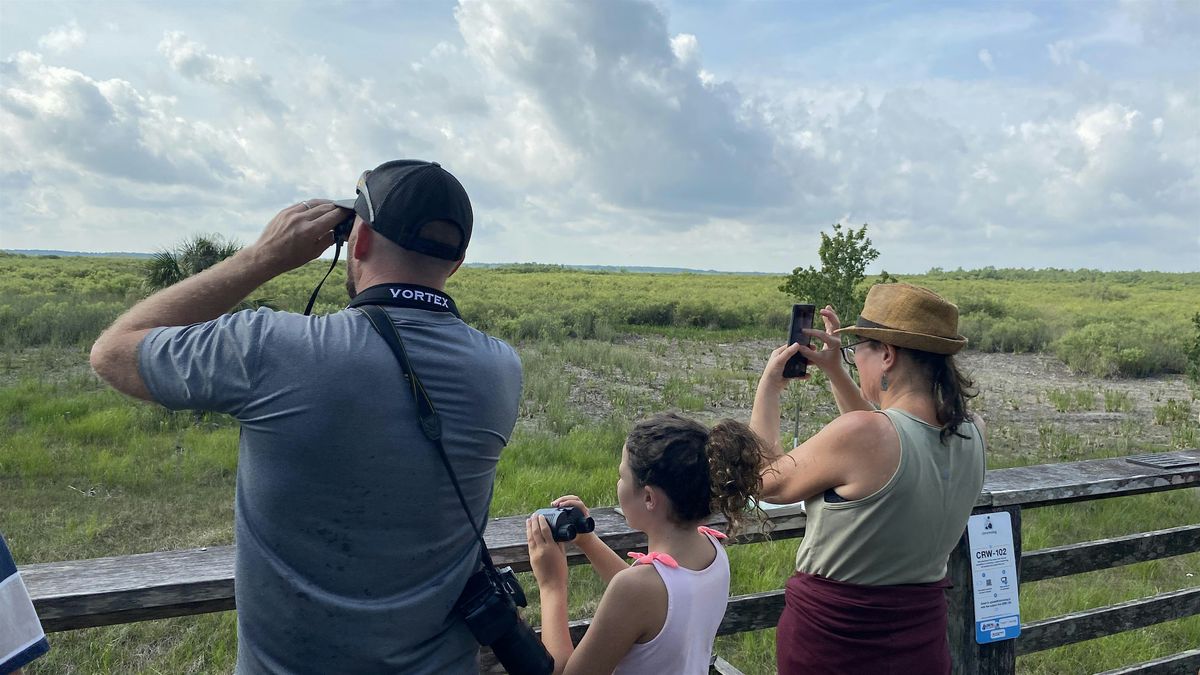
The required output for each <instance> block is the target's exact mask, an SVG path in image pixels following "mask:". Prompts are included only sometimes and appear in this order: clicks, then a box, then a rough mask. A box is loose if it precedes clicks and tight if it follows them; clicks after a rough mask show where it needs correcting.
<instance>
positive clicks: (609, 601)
mask: <svg viewBox="0 0 1200 675" xmlns="http://www.w3.org/2000/svg"><path fill="white" fill-rule="evenodd" d="M766 453H767V450H766V448H765V447H764V446H763V443H762V441H761V440H760V439H759V437H758V436H756V435H755V434H754V433H753V432H752V431H751V430H750V428H749V427H748V426H746V425H745V424H742V423H740V422H735V421H733V420H724V421H722V422H720V423H719V424H717V425H716V426H715V427H713V428H712V429H711V430H710V429H707V428H705V427H704V425H702V424H700V423H699V422H695V421H693V420H690V419H687V418H685V417H682V416H680V415H676V414H674V413H665V414H661V415H656V416H654V417H651V418H649V419H646V420H643V421H641V422H638V423H637V424H636V425H635V426H634V428H633V431H632V432H630V434H629V437H628V438H627V439H626V441H625V447H624V448H622V450H621V465H620V467H619V469H618V473H619V479H618V481H617V499H618V501H619V502H620V505H621V509H622V511H623V512H624V515H625V518H626V520H627V521H628V523H629V525H630V527H633V528H636V529H638V530H641V531H643V532H645V533H646V536H647V538H648V549H649V551H650V552H649V553H647V554H641V555H639V554H631V557H634V558H636V560H635V562H634V564H633V565H632V566H630V565H627V564H625V562H624V560H622V559H621V557H620V556H618V555H617V554H616V553H615V552H613V550H612V549H610V548H609V547H608V546H607V545H606V544H605V543H604V542H602V541H601V540H600V539H599V538H598V537H597V536H595V534H593V533H589V534H582V535H579V536H578V537H577V538H576V539H575V543H576V545H577V546H579V548H580V550H582V551H583V552H584V554H585V555H587V557H588V560H589V561H591V564H592V569H594V570H595V571H596V573H597V574H599V575H600V578H601V579H602V580H603V581H604V582H605V583H606V584H607V588H606V590H605V592H604V596H603V597H602V598H601V599H600V605H599V607H598V608H597V609H596V615H595V618H593V619H592V623H591V626H590V627H589V628H588V632H587V634H586V635H584V637H583V640H582V641H581V642H580V643H579V646H578V648H574V647H572V644H571V637H570V634H569V632H568V630H567V560H566V555H565V553H564V549H563V545H562V544H558V543H555V541H554V539H553V535H552V534H551V531H550V526H549V524H548V523H547V522H546V519H545V518H544V517H542V516H535V517H531V518H530V519H529V520H528V521H527V522H526V525H525V528H526V535H527V537H528V540H529V560H530V564H531V566H532V567H533V573H534V576H535V577H536V578H537V582H538V588H539V590H540V592H541V602H542V642H543V643H544V644H545V646H546V649H547V650H548V651H549V652H550V654H551V655H552V656H553V657H554V664H555V665H554V672H555V673H556V674H557V673H564V672H565V673H653V674H655V675H658V674H661V673H668V672H670V673H685V674H691V673H695V674H697V675H699V674H702V673H707V672H708V668H709V661H710V660H711V656H712V645H713V638H714V637H716V633H717V627H718V626H719V625H720V623H721V619H722V617H723V616H724V615H725V606H726V604H727V602H728V599H729V558H728V557H726V555H725V551H724V548H723V546H722V544H721V543H720V541H719V540H720V539H724V538H725V535H724V534H722V533H720V532H718V531H716V530H713V529H710V528H708V527H704V526H703V523H704V522H706V521H707V520H708V518H709V517H710V516H711V515H712V514H713V512H714V511H719V512H721V513H722V514H723V515H724V516H725V519H726V522H728V523H729V527H730V528H731V529H732V528H736V527H737V526H738V525H739V524H740V522H741V521H742V519H743V517H744V515H745V514H746V512H747V507H748V505H749V504H750V500H751V498H753V497H756V496H757V494H758V491H759V490H760V489H761V487H762V480H761V478H760V472H761V471H762V468H763V466H764V465H765V458H766V456H767V454H766ZM553 505H554V506H558V507H565V506H574V507H576V508H579V509H582V510H583V511H584V512H585V513H586V511H587V507H586V506H585V505H584V504H583V502H582V500H580V499H579V498H578V497H576V496H574V495H568V496H565V497H560V498H558V499H556V500H555V501H554V502H553Z"/></svg>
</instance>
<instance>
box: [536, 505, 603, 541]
mask: <svg viewBox="0 0 1200 675" xmlns="http://www.w3.org/2000/svg"><path fill="white" fill-rule="evenodd" d="M534 515H538V516H545V517H546V522H547V523H549V524H550V531H551V532H552V533H553V534H554V541H571V540H572V539H574V538H575V536H576V535H579V534H587V533H588V532H591V531H592V530H594V529H596V521H594V520H592V519H591V517H590V516H585V515H583V511H580V510H579V509H577V508H575V507H574V506H567V507H564V508H548V509H538V510H537V511H534Z"/></svg>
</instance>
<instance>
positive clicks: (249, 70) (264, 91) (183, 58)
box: [158, 31, 287, 117]
mask: <svg viewBox="0 0 1200 675" xmlns="http://www.w3.org/2000/svg"><path fill="white" fill-rule="evenodd" d="M158 51H159V52H160V53H161V54H162V55H163V56H165V57H167V61H168V63H170V64H171V67H172V68H174V69H175V71H176V72H178V73H179V74H180V75H182V76H184V77H186V78H189V79H195V80H200V81H203V82H207V83H209V84H211V85H214V86H216V87H218V88H220V89H225V90H228V91H229V92H230V93H231V94H233V95H234V97H236V98H238V99H240V100H241V101H242V102H244V103H246V104H247V105H249V106H252V107H256V108H258V109H260V110H262V111H263V112H264V113H267V114H269V115H271V116H274V117H278V116H279V115H280V114H282V113H283V112H284V110H285V109H286V107H287V106H286V105H285V104H284V103H283V102H282V101H280V100H279V99H278V98H277V97H276V95H275V93H274V92H273V90H272V82H271V76H270V75H267V74H265V73H262V72H261V71H260V70H259V68H258V67H257V66H256V65H255V63H254V61H253V59H249V58H242V59H237V58H231V57H227V56H220V55H217V54H212V53H209V52H208V51H207V50H206V49H205V47H204V45H202V44H200V43H198V42H194V41H192V40H189V39H188V38H187V36H185V35H184V34H183V33H181V32H179V31H171V32H168V33H166V34H165V35H163V39H162V41H161V42H159V43H158Z"/></svg>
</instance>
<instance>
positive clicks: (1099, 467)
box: [976, 450, 1200, 509]
mask: <svg viewBox="0 0 1200 675" xmlns="http://www.w3.org/2000/svg"><path fill="white" fill-rule="evenodd" d="M1162 454H1163V456H1164V457H1168V456H1169V457H1181V458H1189V459H1195V460H1200V450H1184V451H1181V452H1172V453H1162ZM1194 486H1200V465H1193V466H1190V467H1182V468H1178V469H1170V470H1163V469H1156V468H1153V467H1148V466H1141V465H1138V464H1131V463H1129V462H1127V461H1125V459H1124V458H1122V457H1117V458H1113V459H1093V460H1087V461H1083V462H1069V463H1066V464H1039V465H1037V466H1023V467H1018V468H1014V469H997V470H994V471H989V472H988V473H987V477H986V479H985V481H984V484H983V495H981V501H983V502H986V503H980V502H976V506H986V505H988V504H990V505H991V506H1009V505H1020V506H1021V507H1022V508H1026V509H1028V508H1035V507H1039V506H1050V505H1052V504H1066V503H1070V502H1078V501H1086V500H1091V499H1107V498H1110V497H1121V496H1126V495H1135V494H1142V493H1146V492H1160V491H1163V490H1176V489H1179V488H1184V487H1194Z"/></svg>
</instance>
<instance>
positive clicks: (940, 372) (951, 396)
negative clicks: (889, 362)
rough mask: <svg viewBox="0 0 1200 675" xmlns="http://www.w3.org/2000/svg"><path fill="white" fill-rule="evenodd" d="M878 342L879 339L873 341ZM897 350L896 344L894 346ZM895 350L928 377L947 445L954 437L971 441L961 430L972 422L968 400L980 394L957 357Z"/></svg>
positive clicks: (901, 349) (943, 440) (905, 348)
mask: <svg viewBox="0 0 1200 675" xmlns="http://www.w3.org/2000/svg"><path fill="white" fill-rule="evenodd" d="M872 342H878V340H872ZM892 346H893V347H896V345H892ZM896 351H898V352H904V353H905V354H908V357H909V359H910V360H911V361H912V362H913V364H914V365H915V366H916V367H917V368H918V369H919V370H920V371H921V372H922V373H924V374H925V377H926V379H928V381H929V383H930V387H931V388H932V391H931V393H932V394H933V400H934V402H935V403H936V404H937V419H938V423H939V424H941V425H942V431H941V434H940V438H941V440H942V443H945V442H946V440H947V439H949V438H950V436H951V435H954V436H958V437H959V438H970V436H968V435H966V434H964V433H962V432H960V431H959V430H958V428H959V427H960V426H962V423H963V422H966V421H967V420H969V419H970V417H971V416H970V412H969V411H968V410H967V401H969V400H971V399H973V398H975V397H976V396H978V395H979V392H978V391H977V390H976V389H975V382H974V381H973V380H972V379H971V378H969V377H967V376H966V374H964V373H963V372H962V371H961V370H959V368H958V364H957V363H956V362H955V361H954V356H952V355H950V354H934V353H933V352H926V351H921V350H919V349H909V348H907V347H896Z"/></svg>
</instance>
